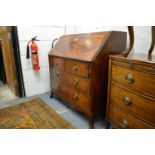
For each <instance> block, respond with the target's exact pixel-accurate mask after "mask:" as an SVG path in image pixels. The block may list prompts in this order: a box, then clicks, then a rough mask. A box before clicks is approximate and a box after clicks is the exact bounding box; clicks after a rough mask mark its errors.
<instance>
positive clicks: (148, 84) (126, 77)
mask: <svg viewBox="0 0 155 155" xmlns="http://www.w3.org/2000/svg"><path fill="white" fill-rule="evenodd" d="M112 81H115V82H116V83H118V84H122V85H124V86H125V87H127V88H130V89H133V90H135V91H139V92H140V93H143V94H145V95H150V96H155V75H153V74H151V73H144V72H141V71H138V70H135V69H128V68H125V67H120V66H117V65H113V66H112Z"/></svg>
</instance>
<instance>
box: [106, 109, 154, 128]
mask: <svg viewBox="0 0 155 155" xmlns="http://www.w3.org/2000/svg"><path fill="white" fill-rule="evenodd" d="M108 115H109V116H108V117H109V120H110V122H111V123H112V124H115V126H116V127H117V128H122V129H150V128H153V127H152V126H151V125H149V124H147V123H145V122H143V121H141V120H139V119H137V118H135V117H134V116H133V115H131V114H129V113H127V112H126V111H124V110H123V109H121V108H116V107H112V106H110V109H109V114H108Z"/></svg>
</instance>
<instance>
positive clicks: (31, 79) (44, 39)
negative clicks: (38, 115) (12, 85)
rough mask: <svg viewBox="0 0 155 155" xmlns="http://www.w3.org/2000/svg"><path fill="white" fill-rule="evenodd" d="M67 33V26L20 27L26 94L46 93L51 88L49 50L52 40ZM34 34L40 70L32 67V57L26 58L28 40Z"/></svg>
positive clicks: (19, 34)
mask: <svg viewBox="0 0 155 155" xmlns="http://www.w3.org/2000/svg"><path fill="white" fill-rule="evenodd" d="M64 34H65V27H39V26H35V27H23V26H19V27H18V36H19V45H20V53H21V63H22V71H23V78H24V85H25V90H26V96H32V95H35V94H40V93H44V92H47V91H49V90H50V82H49V64H48V52H49V51H50V49H51V44H52V41H53V40H54V39H55V38H57V37H59V36H61V35H64ZM34 36H38V39H39V40H40V41H39V42H38V43H37V44H38V50H39V62H40V70H39V71H34V70H33V69H32V63H31V59H26V47H27V42H28V41H29V40H30V39H31V38H32V37H34Z"/></svg>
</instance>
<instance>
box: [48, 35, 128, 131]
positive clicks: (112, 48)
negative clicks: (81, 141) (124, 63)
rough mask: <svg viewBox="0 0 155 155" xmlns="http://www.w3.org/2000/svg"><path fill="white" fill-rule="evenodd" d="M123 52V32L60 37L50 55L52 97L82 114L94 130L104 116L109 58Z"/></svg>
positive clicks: (124, 45) (124, 41)
mask: <svg viewBox="0 0 155 155" xmlns="http://www.w3.org/2000/svg"><path fill="white" fill-rule="evenodd" d="M125 48H126V33H125V32H97V33H91V34H75V35H67V36H62V37H61V38H60V39H59V40H58V42H57V43H56V44H55V46H54V48H53V49H52V50H51V51H50V53H49V66H50V80H51V97H53V95H55V96H57V97H58V98H60V99H61V100H63V101H64V102H66V103H68V105H70V106H71V107H73V108H75V109H77V110H79V111H80V112H82V113H84V114H85V116H86V117H87V118H88V119H89V127H90V128H93V127H94V118H95V117H97V116H99V115H101V116H103V117H104V116H105V109H106V95H107V72H108V56H109V54H118V53H122V52H123V51H124V50H125Z"/></svg>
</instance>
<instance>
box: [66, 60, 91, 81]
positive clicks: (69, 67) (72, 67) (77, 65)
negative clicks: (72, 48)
mask: <svg viewBox="0 0 155 155" xmlns="http://www.w3.org/2000/svg"><path fill="white" fill-rule="evenodd" d="M65 70H66V71H67V72H70V73H73V74H76V75H79V76H82V77H86V78H88V77H89V73H90V66H89V64H88V63H83V62H80V61H72V60H66V61H65Z"/></svg>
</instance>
